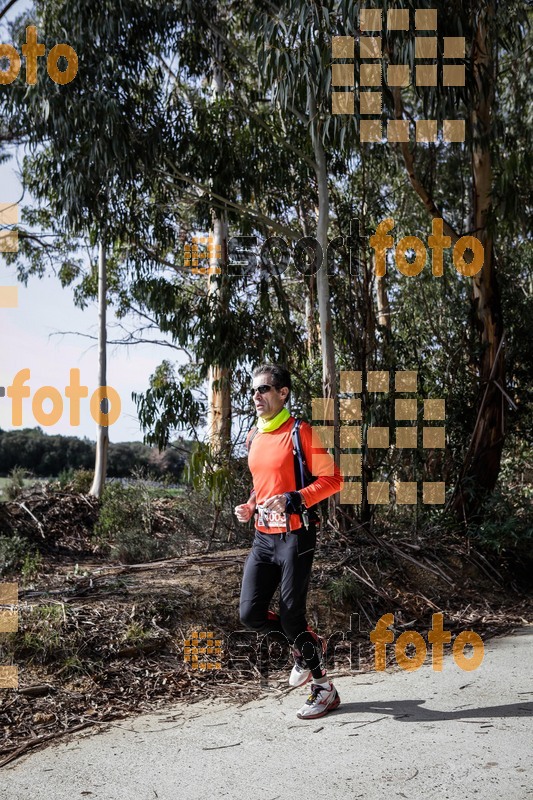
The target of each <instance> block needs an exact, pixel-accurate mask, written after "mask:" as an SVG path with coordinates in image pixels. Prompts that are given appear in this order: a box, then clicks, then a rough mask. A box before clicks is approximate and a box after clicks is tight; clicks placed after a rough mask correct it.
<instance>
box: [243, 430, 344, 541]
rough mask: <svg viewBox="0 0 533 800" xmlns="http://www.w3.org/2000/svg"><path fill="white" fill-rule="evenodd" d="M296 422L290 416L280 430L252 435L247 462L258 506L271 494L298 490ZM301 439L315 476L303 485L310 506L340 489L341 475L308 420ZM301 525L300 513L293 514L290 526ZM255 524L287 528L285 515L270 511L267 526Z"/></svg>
mask: <svg viewBox="0 0 533 800" xmlns="http://www.w3.org/2000/svg"><path fill="white" fill-rule="evenodd" d="M293 425H294V417H290V418H289V419H288V420H287V421H286V422H284V423H283V425H280V427H279V428H278V429H277V430H275V431H271V432H270V433H260V432H259V431H258V432H257V433H256V434H255V436H254V438H253V439H252V443H251V445H250V450H249V453H248V466H249V468H250V472H251V473H252V477H253V482H254V490H255V499H256V503H257V505H258V506H260V505H261V504H262V503H263V502H264V501H265V500H267V498H269V497H272V495H275V494H283V493H284V492H294V491H296V476H295V474H294V453H293V448H292V437H291V431H292V427H293ZM300 441H301V444H302V450H303V452H304V456H305V460H306V462H307V467H308V469H309V470H310V472H312V474H313V475H314V476H315V477H316V480H314V481H313V483H311V484H309V486H306V487H305V488H303V489H300V492H301V495H302V497H303V501H304V504H305V505H306V506H307V508H310V507H311V506H313V505H315V503H319V502H320V501H321V500H325V499H326V497H330V495H332V494H335V493H336V492H338V491H340V489H341V486H342V477H341V474H340V470H339V468H338V466H337V465H336V464H335V462H334V460H333V458H332V457H331V456H330V454H329V453H328V451H327V450H326V449H325V448H324V447H323V446H322V443H321V442H320V439H319V437H318V435H317V434H316V432H315V431H313V428H312V426H311V425H309V423H308V422H303V421H302V423H301V425H300ZM301 527H302V521H301V519H300V517H299V515H298V514H291V515H290V529H291V530H296V529H298V528H301ZM256 528H257V529H258V530H259V531H261V532H262V533H282V532H283V531H285V515H284V514H276V513H274V512H271V513H270V517H269V524H268V527H267V526H266V525H263V524H259V521H257V522H256Z"/></svg>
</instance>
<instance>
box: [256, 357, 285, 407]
mask: <svg viewBox="0 0 533 800" xmlns="http://www.w3.org/2000/svg"><path fill="white" fill-rule="evenodd" d="M265 374H266V375H270V376H271V378H272V386H274V387H275V388H276V389H278V390H279V389H283V387H284V386H286V387H287V389H288V390H289V394H288V395H287V397H286V398H285V402H286V401H287V399H288V397H289V395H290V393H291V373H290V372H289V370H288V369H286V368H285V367H282V366H281V364H260V366H258V367H256V368H255V369H254V371H253V376H254V378H257V377H258V375H265Z"/></svg>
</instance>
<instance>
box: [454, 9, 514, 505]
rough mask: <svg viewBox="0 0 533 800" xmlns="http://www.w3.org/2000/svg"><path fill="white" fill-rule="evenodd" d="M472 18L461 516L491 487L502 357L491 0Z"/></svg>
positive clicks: (500, 434) (500, 414) (499, 426)
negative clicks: (470, 305) (472, 399)
mask: <svg viewBox="0 0 533 800" xmlns="http://www.w3.org/2000/svg"><path fill="white" fill-rule="evenodd" d="M476 10H477V19H476V20H474V29H475V32H476V33H475V39H474V47H473V65H474V77H475V81H476V89H477V94H476V98H475V101H474V102H475V105H474V106H473V109H472V113H471V122H472V131H473V136H474V142H473V148H472V179H473V192H474V196H473V228H474V236H476V237H477V238H478V239H479V240H480V241H481V243H482V245H483V247H484V250H485V263H484V265H483V269H482V270H481V272H479V273H478V274H477V275H475V276H474V278H473V279H472V282H473V297H474V311H475V320H476V324H477V328H478V330H479V335H480V342H481V348H482V350H481V358H480V364H479V378H480V389H481V393H480V403H479V407H478V415H477V420H476V425H475V429H474V433H473V435H472V440H471V442H470V446H469V449H468V452H467V454H466V458H465V463H464V466H463V470H462V474H461V479H460V483H459V486H458V490H457V493H456V496H455V498H454V501H455V506H456V508H458V509H460V510H461V511H462V513H463V516H464V517H465V518H468V516H469V515H470V513H472V512H473V511H475V509H476V508H477V505H478V501H477V499H476V498H475V497H474V498H469V497H468V496H466V492H465V491H464V489H465V488H466V487H467V486H468V484H469V483H473V484H474V488H481V489H485V490H489V491H491V490H492V489H493V488H494V486H495V484H496V481H497V479H498V474H499V471H500V461H501V454H502V448H503V443H504V422H505V420H504V408H505V405H504V402H505V401H504V395H503V392H504V391H505V359H504V352H503V320H502V309H501V297H500V291H499V287H498V282H497V276H496V268H495V263H494V242H493V235H492V230H491V229H490V220H489V218H490V214H491V210H492V182H493V177H492V163H491V153H490V140H491V133H492V107H493V103H494V83H495V78H494V63H493V48H494V45H493V39H492V33H491V26H492V24H493V17H494V12H495V6H494V0H491V2H489V3H485V2H480V3H478V4H477V9H476Z"/></svg>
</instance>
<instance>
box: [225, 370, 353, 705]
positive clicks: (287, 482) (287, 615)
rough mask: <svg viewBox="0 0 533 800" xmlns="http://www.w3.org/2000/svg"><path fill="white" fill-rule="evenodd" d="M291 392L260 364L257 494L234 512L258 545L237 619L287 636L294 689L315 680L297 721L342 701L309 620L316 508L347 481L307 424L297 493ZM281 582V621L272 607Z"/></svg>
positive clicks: (283, 373) (280, 375)
mask: <svg viewBox="0 0 533 800" xmlns="http://www.w3.org/2000/svg"><path fill="white" fill-rule="evenodd" d="M290 391H291V376H290V374H289V372H288V370H286V369H285V368H284V367H282V366H279V365H277V364H263V365H262V366H260V367H257V368H256V369H255V370H254V373H253V400H254V404H255V407H256V410H257V430H256V431H255V435H252V434H253V432H252V431H250V433H249V434H248V439H247V443H248V445H249V453H248V466H249V468H250V471H251V473H252V477H253V491H252V493H251V495H250V498H249V499H248V502H247V503H243V504H242V505H239V506H236V508H235V515H236V517H237V519H238V520H239V522H248V520H250V519H251V518H252V516H254V515H255V516H256V521H255V535H254V541H253V545H252V549H251V550H250V553H249V554H248V556H247V558H246V561H245V564H244V571H243V577H242V587H241V597H240V619H241V622H242V623H243V625H245V626H246V627H247V628H250V629H252V630H255V631H257V632H258V633H264V634H268V633H274V632H277V633H283V634H284V635H285V636H286V637H287V639H288V641H289V643H290V645H291V647H292V652H293V656H294V666H293V668H292V672H291V675H290V677H289V684H290V685H291V686H303V685H304V684H305V683H307V682H308V681H309V680H310V679H311V678H312V679H313V681H312V683H311V693H310V695H309V697H308V699H307V701H306V703H305V705H304V706H303V707H302V708H301V709H300V710H299V712H298V714H297V716H298V717H299V718H300V719H316V718H317V717H322V716H323V715H324V714H327V713H328V712H329V711H333V709H335V708H337V707H338V705H339V703H340V697H339V695H338V693H337V690H336V689H335V687H334V685H333V683H332V682H331V681H330V680H329V679H328V677H327V673H326V669H325V666H324V657H323V656H324V649H325V644H326V643H325V641H324V640H322V639H321V638H320V637H318V636H317V634H316V633H315V632H314V631H313V630H312V629H311V628H310V627H309V626H308V624H307V621H306V601H307V591H308V588H309V580H310V577H311V567H312V563H313V557H314V553H315V546H316V535H317V531H316V528H317V520H318V516H317V514H316V511H313V509H312V507H313V506H314V505H315V504H316V503H318V502H320V501H321V500H324V499H325V498H326V497H329V496H330V495H333V494H335V493H336V492H338V491H340V488H341V485H342V478H341V475H340V472H339V469H338V467H337V466H336V465H335V464H334V462H333V459H332V457H331V456H330V455H329V453H328V452H327V450H325V449H324V448H323V447H322V446H321V445H320V443H319V442H318V440H317V439H316V438H315V437H316V434H314V433H313V430H312V427H311V425H309V423H307V422H302V423H301V425H300V440H301V445H302V449H303V453H304V456H305V460H306V463H307V464H308V465H309V468H311V465H312V470H313V475H314V476H316V477H315V480H314V481H313V482H312V483H311V484H309V486H306V487H305V488H303V489H301V491H296V475H295V456H294V451H293V443H292V437H291V431H292V427H293V425H294V417H291V415H290V413H289V411H288V409H287V408H285V403H286V402H287V400H288V397H289V394H290ZM317 445H318V447H317ZM306 509H309V512H307V511H306ZM302 512H303V517H302ZM306 523H307V524H306ZM280 582H281V588H280V613H279V615H278V614H275V613H273V612H272V611H269V608H268V606H269V603H270V601H271V600H272V597H273V595H274V592H275V591H276V589H277V587H278V585H279V584H280Z"/></svg>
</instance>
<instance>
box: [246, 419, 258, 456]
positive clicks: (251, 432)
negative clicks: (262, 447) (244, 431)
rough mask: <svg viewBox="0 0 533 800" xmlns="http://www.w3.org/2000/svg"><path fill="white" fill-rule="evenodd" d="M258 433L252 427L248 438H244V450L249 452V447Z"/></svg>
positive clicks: (256, 429)
mask: <svg viewBox="0 0 533 800" xmlns="http://www.w3.org/2000/svg"><path fill="white" fill-rule="evenodd" d="M258 433H259V428H258V427H257V426H256V425H254V427H253V428H251V429H250V432H249V433H248V436H247V437H246V449H247V450H248V452H250V447H251V446H252V442H253V440H254V439H255V437H256V436H257V434H258Z"/></svg>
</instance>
